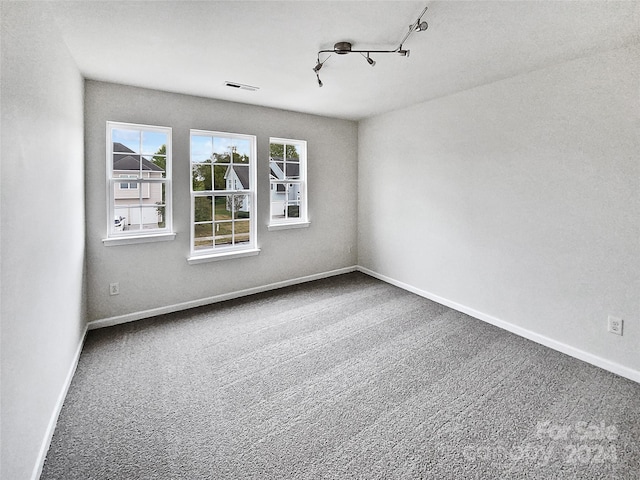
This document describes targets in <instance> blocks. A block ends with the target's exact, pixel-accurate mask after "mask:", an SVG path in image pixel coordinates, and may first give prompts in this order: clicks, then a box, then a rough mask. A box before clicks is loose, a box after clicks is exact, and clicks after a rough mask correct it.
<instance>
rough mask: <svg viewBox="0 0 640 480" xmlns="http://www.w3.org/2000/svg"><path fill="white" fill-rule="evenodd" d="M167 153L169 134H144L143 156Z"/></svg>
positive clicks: (147, 132)
mask: <svg viewBox="0 0 640 480" xmlns="http://www.w3.org/2000/svg"><path fill="white" fill-rule="evenodd" d="M166 152H167V134H166V133H164V132H149V131H146V132H142V152H141V153H143V154H155V153H159V154H161V155H165V154H166Z"/></svg>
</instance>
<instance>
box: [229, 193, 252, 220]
mask: <svg viewBox="0 0 640 480" xmlns="http://www.w3.org/2000/svg"><path fill="white" fill-rule="evenodd" d="M250 207H251V205H249V195H233V218H249V217H250V215H251V213H250V212H251V208H250Z"/></svg>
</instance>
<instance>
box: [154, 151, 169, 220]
mask: <svg viewBox="0 0 640 480" xmlns="http://www.w3.org/2000/svg"><path fill="white" fill-rule="evenodd" d="M151 162H152V163H154V164H155V165H157V166H158V167H160V168H161V169H162V172H163V176H165V177H166V171H167V146H166V145H162V146H161V147H160V148H159V149H158V151H157V152H156V154H155V155H154V156H153V158H152V159H151ZM163 187H164V185H163ZM156 204H158V205H165V189H164V188H163V189H162V201H161V202H156ZM156 211H157V212H158V227H159V228H164V226H165V222H164V213H165V212H164V207H158V208H156Z"/></svg>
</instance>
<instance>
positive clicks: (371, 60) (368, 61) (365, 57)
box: [360, 52, 376, 67]
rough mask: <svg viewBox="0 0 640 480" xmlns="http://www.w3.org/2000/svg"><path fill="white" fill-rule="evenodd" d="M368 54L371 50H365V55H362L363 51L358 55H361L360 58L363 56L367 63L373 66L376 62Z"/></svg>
mask: <svg viewBox="0 0 640 480" xmlns="http://www.w3.org/2000/svg"><path fill="white" fill-rule="evenodd" d="M370 54H371V52H367V55H366V56H365V55H364V53H361V54H360V55H362V58H364V59H365V60H366V61H367V63H368V64H369V65H371V66H372V67H373V66H375V64H376V61H375V60H374V59H373V58H371V57H370V56H369V55H370Z"/></svg>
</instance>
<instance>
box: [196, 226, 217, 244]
mask: <svg viewBox="0 0 640 480" xmlns="http://www.w3.org/2000/svg"><path fill="white" fill-rule="evenodd" d="M194 233H195V235H194V240H193V249H194V250H202V249H203V248H212V247H213V224H211V223H205V224H198V225H194Z"/></svg>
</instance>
